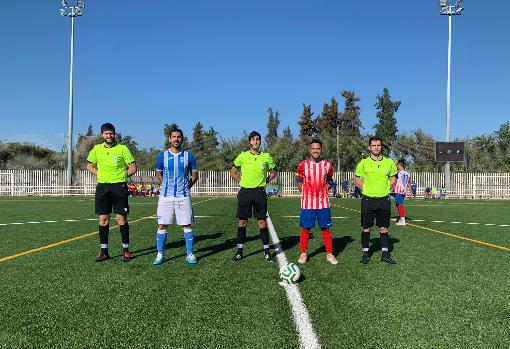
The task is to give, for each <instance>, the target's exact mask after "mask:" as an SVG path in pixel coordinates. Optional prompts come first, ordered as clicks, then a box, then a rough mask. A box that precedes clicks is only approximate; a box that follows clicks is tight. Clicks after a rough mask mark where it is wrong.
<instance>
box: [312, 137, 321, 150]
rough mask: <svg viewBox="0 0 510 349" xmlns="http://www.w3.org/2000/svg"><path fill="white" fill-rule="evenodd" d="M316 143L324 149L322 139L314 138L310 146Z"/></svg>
mask: <svg viewBox="0 0 510 349" xmlns="http://www.w3.org/2000/svg"><path fill="white" fill-rule="evenodd" d="M314 143H317V144H320V146H321V148H322V142H321V140H320V139H318V138H314V139H312V140H311V141H310V145H312V144H314Z"/></svg>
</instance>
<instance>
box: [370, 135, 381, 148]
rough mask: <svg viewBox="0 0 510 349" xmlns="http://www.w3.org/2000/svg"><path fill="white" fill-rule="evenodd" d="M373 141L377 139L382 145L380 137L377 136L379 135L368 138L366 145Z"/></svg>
mask: <svg viewBox="0 0 510 349" xmlns="http://www.w3.org/2000/svg"><path fill="white" fill-rule="evenodd" d="M373 141H379V142H381V145H384V144H383V141H382V139H381V137H379V136H372V137H370V139H369V140H368V146H370V144H372V142H373Z"/></svg>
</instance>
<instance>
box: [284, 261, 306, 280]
mask: <svg viewBox="0 0 510 349" xmlns="http://www.w3.org/2000/svg"><path fill="white" fill-rule="evenodd" d="M300 276H301V271H299V268H298V266H297V265H296V264H294V263H288V264H286V265H284V266H283V267H281V268H280V282H282V283H285V284H295V283H296V282H298V280H299V277H300Z"/></svg>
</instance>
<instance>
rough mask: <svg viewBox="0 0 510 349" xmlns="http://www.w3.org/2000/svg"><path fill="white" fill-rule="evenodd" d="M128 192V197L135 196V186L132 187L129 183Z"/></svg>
mask: <svg viewBox="0 0 510 349" xmlns="http://www.w3.org/2000/svg"><path fill="white" fill-rule="evenodd" d="M128 191H129V195H130V196H135V194H136V186H135V185H134V183H129V184H128Z"/></svg>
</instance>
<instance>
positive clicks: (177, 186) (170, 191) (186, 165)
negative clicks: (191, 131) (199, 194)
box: [156, 150, 197, 197]
mask: <svg viewBox="0 0 510 349" xmlns="http://www.w3.org/2000/svg"><path fill="white" fill-rule="evenodd" d="M156 171H159V172H163V183H161V189H160V194H159V195H160V196H163V197H186V196H189V192H190V189H189V183H188V182H189V178H190V176H189V175H190V173H191V171H197V162H196V160H195V157H194V156H193V154H191V153H190V152H188V151H186V150H183V151H181V152H180V153H178V154H174V153H172V152H171V151H170V150H165V151H162V152H161V153H159V155H158V159H157V161H156Z"/></svg>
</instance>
